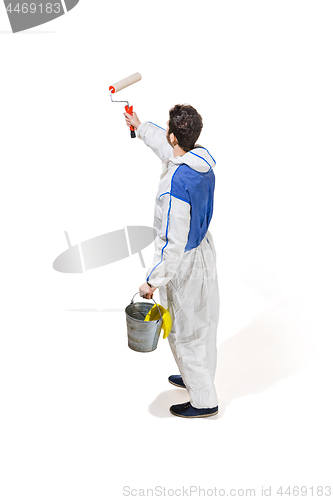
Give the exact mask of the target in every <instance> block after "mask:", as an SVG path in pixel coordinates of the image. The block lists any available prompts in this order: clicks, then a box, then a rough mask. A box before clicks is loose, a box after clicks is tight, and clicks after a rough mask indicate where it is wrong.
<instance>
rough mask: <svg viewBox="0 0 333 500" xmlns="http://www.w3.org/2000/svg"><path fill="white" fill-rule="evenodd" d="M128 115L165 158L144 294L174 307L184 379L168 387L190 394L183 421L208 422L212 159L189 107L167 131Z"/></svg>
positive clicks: (179, 410) (180, 109)
mask: <svg viewBox="0 0 333 500" xmlns="http://www.w3.org/2000/svg"><path fill="white" fill-rule="evenodd" d="M124 114H125V119H126V123H127V125H128V126H131V125H132V126H133V127H134V128H135V129H136V130H137V136H138V137H139V138H140V139H142V140H143V142H144V143H145V144H146V145H147V146H149V147H150V148H151V149H152V150H153V151H154V152H155V153H156V154H157V156H159V158H160V159H161V160H162V175H161V180H160V183H159V187H158V192H157V196H156V204H155V214H154V228H155V229H156V232H157V233H156V234H157V236H156V238H155V254H154V259H153V265H152V266H151V267H150V269H149V270H148V273H147V276H146V282H145V283H144V284H143V285H141V286H140V289H139V290H140V295H141V297H144V298H146V299H150V298H151V297H152V296H153V293H154V292H155V290H156V288H158V289H159V293H160V300H161V305H162V306H163V307H165V308H166V309H169V311H170V314H171V318H172V330H171V332H170V334H169V337H168V339H169V344H170V347H171V350H172V353H173V355H174V358H175V361H176V363H177V365H178V368H179V371H180V375H171V376H170V377H169V382H170V383H171V384H174V385H176V386H177V387H184V388H186V389H187V390H188V392H189V395H190V401H189V402H187V403H183V404H181V405H173V406H171V408H170V411H171V413H173V414H174V415H176V416H179V417H186V418H193V417H209V416H212V415H216V413H217V412H218V400H217V394H216V390H215V386H214V376H215V370H216V331H217V325H218V319H219V289H218V281H217V274H216V253H215V248H214V244H213V239H212V236H211V234H210V233H209V232H208V226H209V223H210V221H211V218H212V214H213V199H214V187H215V176H214V172H213V167H214V166H215V160H214V159H213V157H212V156H211V155H210V154H209V152H208V151H207V150H206V149H205V148H203V147H201V146H197V145H196V141H197V139H198V137H199V135H200V133H201V129H202V118H201V116H200V115H199V113H198V112H197V111H196V110H195V109H194V108H193V107H192V106H189V105H179V104H177V105H176V106H174V107H173V108H172V109H171V110H170V112H169V114H170V117H169V121H168V122H167V129H166V131H165V130H164V129H162V128H161V127H159V126H157V125H155V124H153V123H151V122H144V123H141V122H140V120H139V119H138V117H137V115H136V113H133V115H129V114H128V113H124Z"/></svg>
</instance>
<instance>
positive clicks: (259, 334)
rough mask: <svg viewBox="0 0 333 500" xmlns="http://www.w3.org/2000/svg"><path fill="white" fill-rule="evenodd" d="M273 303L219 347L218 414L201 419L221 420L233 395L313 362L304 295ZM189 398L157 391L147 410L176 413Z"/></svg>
mask: <svg viewBox="0 0 333 500" xmlns="http://www.w3.org/2000/svg"><path fill="white" fill-rule="evenodd" d="M274 302H275V303H273V304H271V305H268V306H267V307H266V308H265V309H264V310H262V311H261V312H260V313H259V314H258V315H257V317H256V318H255V319H254V320H253V321H251V322H250V323H249V324H248V325H246V326H245V327H244V328H242V329H241V330H240V331H239V332H238V333H237V334H236V335H234V336H233V337H230V338H228V339H226V340H225V341H224V342H222V344H221V345H220V346H219V347H218V351H217V372H216V377H215V385H216V390H217V394H218V398H219V413H218V414H217V415H216V416H214V417H210V418H207V419H200V420H205V421H206V420H207V421H210V420H217V419H219V418H221V417H222V416H223V413H224V412H225V409H226V407H227V406H228V405H229V404H230V403H231V401H232V400H233V399H236V398H240V397H243V396H248V395H251V394H256V393H259V392H262V391H265V390H267V389H269V388H271V387H273V386H274V385H275V384H277V383H278V382H279V381H280V380H283V379H286V378H288V377H291V376H293V375H295V374H296V373H298V372H300V371H302V370H304V369H305V368H307V366H309V365H310V364H311V363H312V361H313V359H314V357H315V349H314V345H313V341H311V332H310V328H309V326H308V323H307V321H306V309H305V308H304V300H303V298H302V297H300V296H298V295H295V296H294V297H289V298H280V300H278V301H276V300H275V301H274ZM185 401H189V395H188V392H187V391H186V390H185V389H177V388H175V389H172V390H168V391H164V392H162V393H161V394H159V395H158V396H157V398H156V399H155V400H154V401H153V402H152V403H151V404H150V406H149V408H148V409H149V412H150V413H151V414H152V415H153V416H155V417H160V418H167V417H172V414H171V413H170V411H169V407H170V406H171V405H172V404H178V403H184V402H185Z"/></svg>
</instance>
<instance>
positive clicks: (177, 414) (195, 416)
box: [170, 410, 219, 418]
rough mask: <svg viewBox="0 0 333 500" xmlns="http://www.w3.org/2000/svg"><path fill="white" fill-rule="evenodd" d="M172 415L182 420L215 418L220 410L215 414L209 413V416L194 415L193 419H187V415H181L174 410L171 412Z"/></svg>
mask: <svg viewBox="0 0 333 500" xmlns="http://www.w3.org/2000/svg"><path fill="white" fill-rule="evenodd" d="M170 412H171V413H172V415H175V417H182V418H202V417H213V416H214V415H217V414H218V412H219V411H218V410H217V411H216V412H215V413H209V414H208V415H193V416H192V417H187V416H186V415H179V413H175V412H173V411H172V410H170Z"/></svg>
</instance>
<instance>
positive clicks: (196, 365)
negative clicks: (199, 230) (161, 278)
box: [160, 232, 219, 408]
mask: <svg viewBox="0 0 333 500" xmlns="http://www.w3.org/2000/svg"><path fill="white" fill-rule="evenodd" d="M207 238H208V239H207ZM160 292H162V293H160V297H161V301H162V302H164V304H163V303H162V305H163V306H164V307H168V309H169V311H170V314H171V317H172V323H173V324H172V330H171V332H170V334H169V337H168V339H169V344H170V347H171V350H172V353H173V355H174V358H175V361H176V363H177V365H178V368H179V371H180V374H181V376H182V378H183V381H184V383H185V385H186V388H187V390H188V392H189V394H190V401H191V404H192V406H194V407H195V408H212V407H215V406H217V405H218V401H217V394H216V390H215V386H214V376H215V370H216V357H217V350H216V332H217V325H218V318H219V291H218V280H217V273H216V254H215V248H214V244H213V240H212V237H211V235H210V233H209V232H208V233H207V237H205V238H204V239H203V240H202V242H201V244H200V245H199V246H198V247H197V248H194V249H193V250H190V251H188V252H185V253H184V257H183V259H182V262H181V264H180V266H179V269H178V270H177V273H176V275H175V277H174V278H173V279H172V280H170V281H169V282H168V283H167V285H166V287H163V290H162V289H161V290H160Z"/></svg>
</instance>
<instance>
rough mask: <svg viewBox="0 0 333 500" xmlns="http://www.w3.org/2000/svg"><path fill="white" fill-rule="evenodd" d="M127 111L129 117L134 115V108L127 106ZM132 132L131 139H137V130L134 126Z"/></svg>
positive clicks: (131, 128)
mask: <svg viewBox="0 0 333 500" xmlns="http://www.w3.org/2000/svg"><path fill="white" fill-rule="evenodd" d="M125 111H126V113H128V114H129V115H133V106H128V105H127V104H126V106H125ZM130 131H131V138H132V139H134V138H135V137H136V135H135V130H134V127H133V125H131V127H130Z"/></svg>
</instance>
